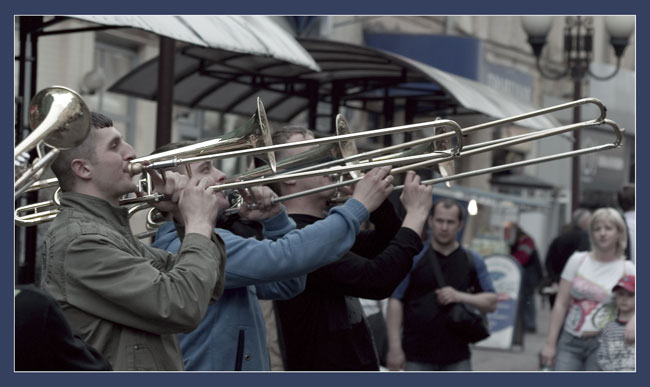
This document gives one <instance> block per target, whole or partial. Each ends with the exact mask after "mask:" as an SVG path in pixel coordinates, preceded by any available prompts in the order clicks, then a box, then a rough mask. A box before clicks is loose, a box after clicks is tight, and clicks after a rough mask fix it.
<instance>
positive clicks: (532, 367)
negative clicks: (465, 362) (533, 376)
mask: <svg viewBox="0 0 650 387" xmlns="http://www.w3.org/2000/svg"><path fill="white" fill-rule="evenodd" d="M541 301H542V300H541V298H539V297H538V298H537V300H536V302H537V333H526V334H525V336H524V345H523V347H522V346H513V348H512V349H511V350H510V351H505V350H500V349H485V348H472V368H473V369H474V371H539V357H538V356H539V352H540V351H541V349H542V346H543V345H544V342H545V340H546V333H547V332H548V322H549V319H550V315H551V310H550V306H549V304H548V302H545V303H544V304H542V302H541Z"/></svg>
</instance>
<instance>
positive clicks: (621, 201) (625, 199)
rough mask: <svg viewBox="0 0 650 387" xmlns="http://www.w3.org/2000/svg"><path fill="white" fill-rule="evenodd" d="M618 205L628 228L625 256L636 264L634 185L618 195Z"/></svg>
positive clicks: (625, 188) (620, 191) (624, 188)
mask: <svg viewBox="0 0 650 387" xmlns="http://www.w3.org/2000/svg"><path fill="white" fill-rule="evenodd" d="M616 198H617V199H618V205H619V206H621V210H622V211H623V217H624V218H625V225H626V226H627V238H628V239H627V240H628V244H627V248H626V249H625V256H626V257H627V259H630V260H632V262H634V263H635V264H636V202H635V194H634V185H633V184H631V185H626V186H624V187H623V188H621V189H620V190H619V191H618V194H617V195H616Z"/></svg>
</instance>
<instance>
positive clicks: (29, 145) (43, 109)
mask: <svg viewBox="0 0 650 387" xmlns="http://www.w3.org/2000/svg"><path fill="white" fill-rule="evenodd" d="M29 125H30V127H31V128H32V129H33V130H32V132H31V133H30V134H29V136H27V138H25V139H24V140H23V141H21V142H20V143H19V144H18V145H17V146H16V148H15V149H14V159H16V158H17V157H19V156H20V155H21V154H22V153H24V152H28V151H30V150H32V149H34V148H36V150H37V151H38V158H37V159H36V160H34V162H33V163H32V165H31V166H30V167H28V168H27V169H26V170H25V171H24V172H22V174H21V175H20V176H18V178H17V179H15V181H14V195H15V196H18V195H20V194H22V193H23V192H25V190H26V189H27V188H28V187H29V186H30V185H31V184H32V182H33V181H35V180H37V179H38V178H39V177H40V176H41V175H42V174H43V172H44V171H45V169H47V167H48V166H49V165H50V164H52V162H53V161H54V160H55V159H56V157H57V156H58V154H59V152H60V150H61V149H70V148H74V147H76V146H77V145H79V144H81V143H82V142H83V140H84V139H85V138H86V136H88V133H89V131H90V126H91V122H90V110H89V109H88V106H87V105H86V103H85V102H84V100H83V99H82V98H81V97H80V96H79V94H77V93H76V92H74V91H72V90H70V89H68V88H66V87H62V86H52V87H48V88H46V89H43V90H41V91H39V92H38V93H36V95H35V96H34V98H32V100H31V102H30V104H29ZM45 145H47V146H48V147H50V148H52V149H51V150H50V151H49V152H47V153H45V149H44V148H45Z"/></svg>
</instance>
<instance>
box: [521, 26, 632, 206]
mask: <svg viewBox="0 0 650 387" xmlns="http://www.w3.org/2000/svg"><path fill="white" fill-rule="evenodd" d="M521 22H522V26H523V27H524V30H525V31H526V34H527V35H528V43H530V46H531V48H532V49H533V54H534V55H535V58H536V64H537V70H538V71H539V73H540V74H541V75H542V77H544V78H547V79H552V80H558V79H561V78H564V77H569V78H570V79H571V80H572V81H573V99H574V100H577V99H580V98H582V83H583V81H584V80H585V79H586V78H588V77H592V78H594V79H598V80H607V79H610V78H612V77H614V76H615V75H616V74H617V73H618V70H619V69H620V66H621V57H622V56H623V51H624V50H625V47H627V45H628V43H629V37H630V35H631V34H632V32H633V31H634V26H635V20H634V16H605V26H606V29H607V32H608V34H609V36H610V41H609V42H610V44H611V45H612V47H613V48H614V54H615V55H616V68H615V69H614V71H613V72H612V73H611V74H608V75H605V76H601V75H597V74H594V73H593V72H592V71H591V69H590V68H589V66H590V64H591V61H592V59H593V27H592V24H593V19H592V18H591V17H589V16H567V17H566V19H565V26H564V48H563V52H564V55H563V57H564V69H562V70H561V71H554V70H552V69H545V68H544V67H542V63H541V59H540V58H541V54H542V49H543V48H544V45H545V44H546V35H547V34H548V32H549V31H550V29H551V26H552V24H553V16H522V17H521ZM580 121H581V118H580V107H576V108H575V109H574V111H573V122H580ZM573 136H574V137H573V138H574V141H573V149H574V150H575V149H580V131H579V130H575V131H573ZM571 175H572V187H571V209H572V211H573V210H575V209H576V208H577V207H578V205H579V201H580V159H579V158H578V157H575V158H574V159H573V164H572V173H571Z"/></svg>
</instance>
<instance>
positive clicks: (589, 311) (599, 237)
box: [541, 207, 635, 371]
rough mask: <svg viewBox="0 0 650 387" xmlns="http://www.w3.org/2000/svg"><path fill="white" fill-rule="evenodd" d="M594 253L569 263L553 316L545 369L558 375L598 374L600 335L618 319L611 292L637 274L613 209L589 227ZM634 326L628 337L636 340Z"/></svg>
mask: <svg viewBox="0 0 650 387" xmlns="http://www.w3.org/2000/svg"><path fill="white" fill-rule="evenodd" d="M589 238H590V243H591V250H590V251H585V252H576V253H574V254H573V255H572V256H571V257H570V258H569V261H568V262H567V263H566V265H565V267H564V270H563V271H562V279H561V280H560V287H559V290H558V294H557V298H556V300H555V301H556V302H555V305H554V306H553V311H552V312H551V321H550V323H549V329H548V336H547V337H546V344H545V345H544V347H543V349H542V352H541V361H542V364H543V365H545V366H549V367H550V366H553V367H554V369H555V370H556V371H597V370H600V367H599V366H598V364H597V361H596V353H597V350H598V335H599V334H600V332H601V331H602V329H603V328H604V327H605V325H607V323H609V322H610V321H612V320H613V319H614V318H615V306H614V304H613V303H612V300H611V296H612V288H613V287H614V285H616V283H617V282H618V280H619V279H620V278H621V277H622V276H623V275H626V274H634V271H635V268H634V264H633V263H632V262H631V261H628V260H625V257H624V255H623V252H624V251H625V246H626V245H627V233H626V232H625V221H624V220H623V217H622V216H621V214H620V213H619V212H618V211H617V210H615V209H613V208H609V207H608V208H601V209H598V210H596V211H595V212H594V214H593V216H592V218H591V223H590V225H589ZM633 332H634V320H631V321H629V322H628V323H627V324H626V326H625V334H626V335H628V337H629V336H630V335H632V336H634V333H633Z"/></svg>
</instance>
